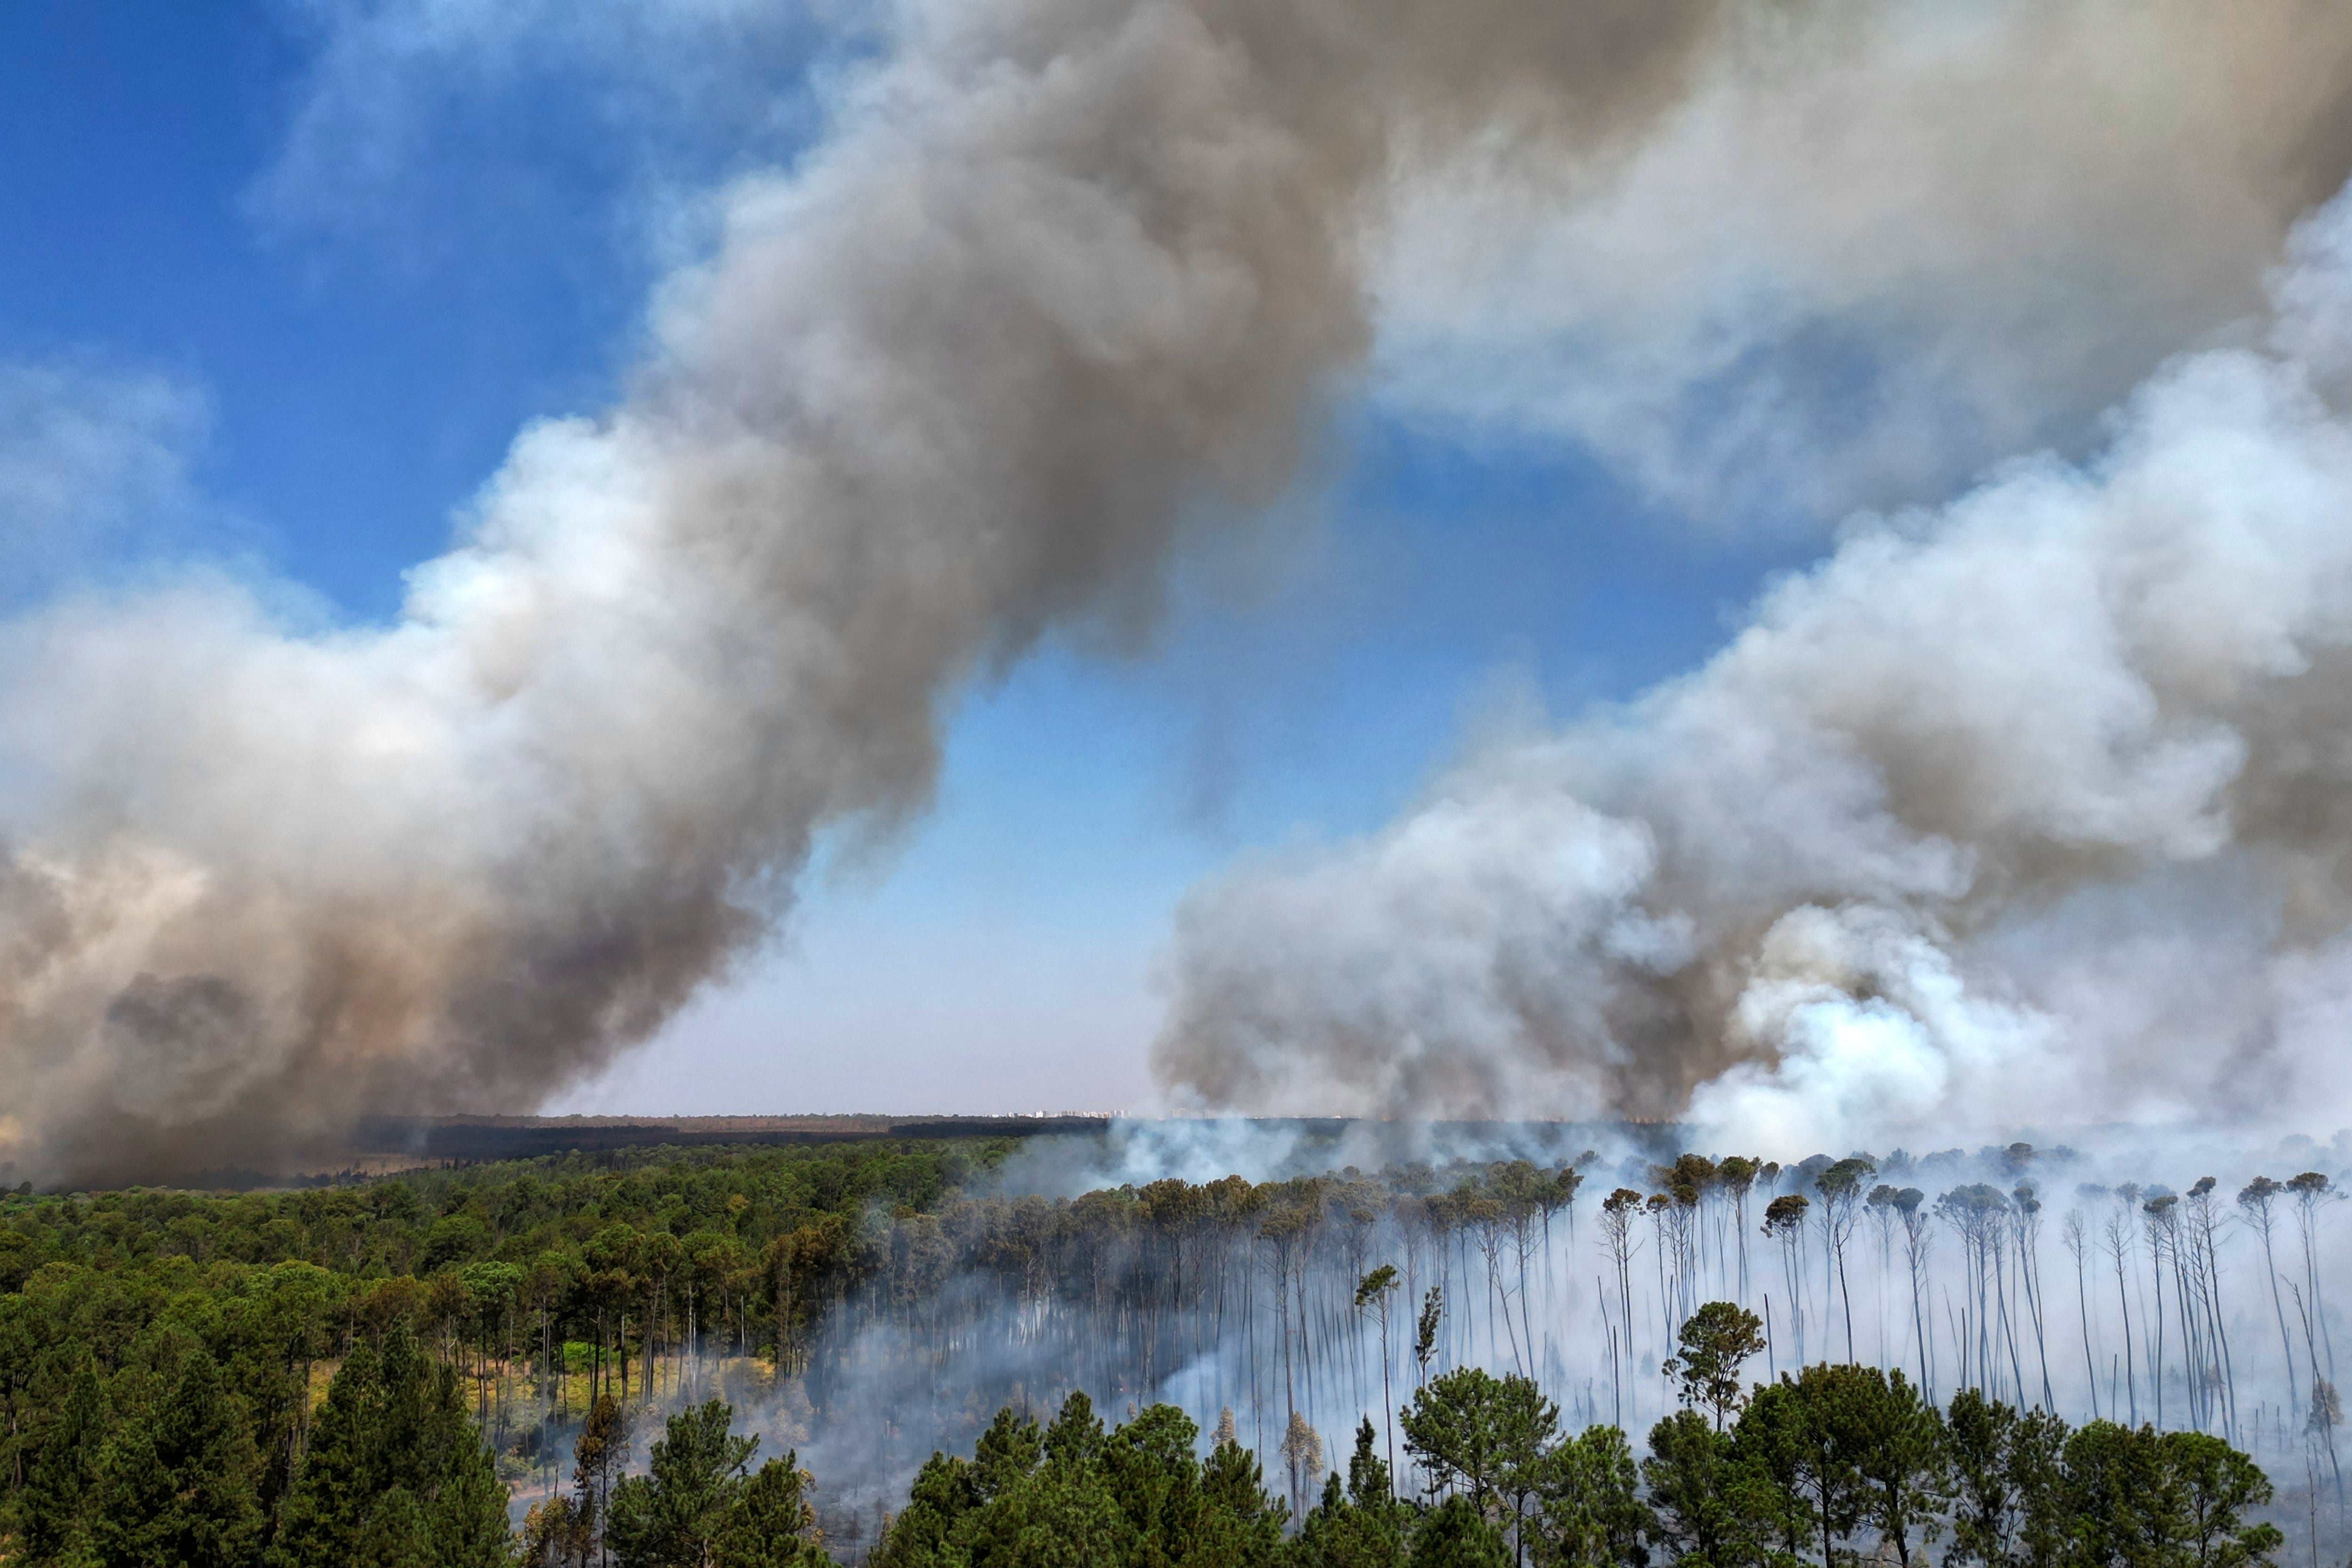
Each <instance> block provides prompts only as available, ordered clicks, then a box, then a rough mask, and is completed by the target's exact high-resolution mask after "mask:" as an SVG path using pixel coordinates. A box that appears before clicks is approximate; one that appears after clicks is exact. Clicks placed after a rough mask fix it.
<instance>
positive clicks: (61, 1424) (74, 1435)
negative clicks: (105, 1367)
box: [16, 1357, 106, 1564]
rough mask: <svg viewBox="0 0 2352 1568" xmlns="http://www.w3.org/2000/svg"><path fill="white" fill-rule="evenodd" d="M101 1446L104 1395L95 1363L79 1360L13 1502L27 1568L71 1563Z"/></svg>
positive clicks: (94, 1484)
mask: <svg viewBox="0 0 2352 1568" xmlns="http://www.w3.org/2000/svg"><path fill="white" fill-rule="evenodd" d="M105 1441H106V1391H105V1388H104V1386H103V1385H102V1384H100V1381H99V1376H98V1367H97V1365H96V1363H93V1362H91V1361H90V1360H89V1358H88V1357H84V1358H83V1360H82V1363H81V1365H80V1366H79V1368H78V1369H76V1371H75V1373H74V1376H73V1384H72V1387H71V1389H70V1390H69V1391H68V1394H66V1401H65V1405H64V1406H63V1407H62V1408H61V1409H60V1410H59V1411H58V1415H57V1418H56V1419H55V1420H53V1421H51V1422H50V1423H49V1429H48V1431H47V1433H46V1434H45V1435H44V1436H42V1438H41V1446H40V1448H39V1449H38V1451H37V1453H36V1454H35V1456H34V1458H33V1467H32V1472H31V1474H29V1475H28V1476H27V1477H26V1480H25V1489H24V1490H23V1491H22V1492H21V1493H19V1494H18V1497H17V1504H16V1507H17V1520H18V1526H19V1530H20V1531H21V1539H22V1541H23V1543H24V1550H25V1558H26V1562H27V1563H34V1564H44V1563H63V1562H68V1561H70V1560H71V1559H72V1557H73V1555H74V1553H75V1552H76V1550H77V1549H78V1547H79V1544H80V1542H81V1539H82V1532H83V1515H84V1510H85V1507H86V1505H87V1504H88V1503H89V1499H90V1494H91V1492H92V1491H93V1490H94V1489H96V1487H97V1485H98V1481H99V1466H98V1459H99V1455H100V1451H101V1450H102V1448H103V1447H104V1446H105Z"/></svg>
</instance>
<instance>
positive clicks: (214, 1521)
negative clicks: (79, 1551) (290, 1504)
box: [91, 1350, 263, 1568]
mask: <svg viewBox="0 0 2352 1568" xmlns="http://www.w3.org/2000/svg"><path fill="white" fill-rule="evenodd" d="M106 1468H107V1476H106V1479H105V1480H104V1482H103V1483H102V1484H101V1487H100V1500H99V1503H100V1506H99V1511H98V1514H97V1516H96V1518H95V1519H94V1521H93V1523H92V1530H91V1537H92V1542H91V1544H92V1546H93V1547H94V1549H95V1555H96V1557H97V1559H98V1561H99V1563H101V1564H103V1568H151V1565H153V1564H163V1563H168V1564H171V1565H172V1568H245V1565H246V1564H247V1562H248V1561H249V1560H250V1559H251V1557H252V1555H253V1552H254V1550H255V1548H256V1547H257V1545H258V1544H259V1542H260V1536H261V1530H262V1523H263V1521H262V1516H261V1506H260V1504H259V1503H258V1502H257V1501H256V1500H255V1492H256V1489H257V1482H258V1480H259V1479H260V1478H259V1471H260V1458H259V1455H258V1454H257V1452H256V1450H255V1447H254V1442H253V1430H252V1426H251V1424H250V1422H249V1421H248V1419H247V1413H246V1407H245V1401H244V1400H243V1399H241V1398H240V1397H238V1396H237V1395H236V1394H235V1393H233V1392H232V1391H230V1390H229V1389H228V1388H226V1386H225V1385H224V1384H222V1382H221V1373H220V1366H219V1364H218V1363H215V1361H214V1360H213V1358H212V1357H211V1355H209V1354H208V1353H206V1352H204V1351H202V1350H196V1351H193V1352H190V1353H189V1354H188V1356H187V1357H186V1358H185V1360H184V1363H183V1364H182V1367H181V1372H180V1377H179V1381H178V1383H177V1384H175V1385H174V1386H173V1390H172V1394H171V1396H170V1397H169V1398H168V1399H166V1400H165V1401H164V1402H163V1409H162V1410H161V1411H160V1412H159V1413H158V1414H157V1415H156V1417H155V1419H154V1420H153V1422H152V1424H148V1425H144V1426H140V1427H138V1428H136V1429H134V1430H133V1431H131V1433H129V1434H128V1435H127V1436H126V1437H125V1438H124V1439H122V1440H119V1441H117V1442H116V1443H115V1444H113V1445H112V1446H111V1447H110V1449H109V1452H108V1459H107V1465H106Z"/></svg>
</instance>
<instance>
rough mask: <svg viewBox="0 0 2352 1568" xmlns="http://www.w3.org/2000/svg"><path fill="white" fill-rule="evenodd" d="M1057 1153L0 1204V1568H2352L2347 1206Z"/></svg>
mask: <svg viewBox="0 0 2352 1568" xmlns="http://www.w3.org/2000/svg"><path fill="white" fill-rule="evenodd" d="M1014 1147H1015V1145H1014V1143H1013V1142H1012V1141H1010V1140H1000V1141H981V1140H965V1141H959V1142H929V1143H926V1142H871V1143H858V1144H846V1145H833V1146H826V1147H819V1148H786V1149H761V1150H743V1149H709V1150H697V1151H692V1152H679V1151H676V1150H644V1151H632V1152H621V1153H604V1154H597V1155H593V1156H592V1155H577V1154H575V1155H571V1156H566V1157H560V1158H551V1159H543V1160H532V1161H521V1162H511V1163H499V1164H485V1165H478V1166H472V1167H465V1168H457V1169H444V1170H432V1171H423V1172H416V1173H407V1174H403V1175H399V1176H395V1177H389V1178H383V1179H378V1180H373V1181H367V1182H354V1183H349V1184H337V1185H331V1186H322V1187H318V1188H314V1189H310V1190H300V1191H290V1192H277V1193H254V1194H197V1193H188V1192H178V1191H153V1190H134V1191H129V1192H117V1193H101V1194H70V1195H35V1194H31V1193H30V1192H27V1191H20V1192H18V1193H16V1194H11V1195H7V1196H5V1197H0V1388H5V1399H6V1422H5V1433H0V1499H5V1501H0V1533H5V1542H6V1544H5V1547H0V1561H6V1562H23V1563H103V1564H108V1565H113V1564H147V1563H189V1564H195V1563H220V1564H233V1563H238V1564H241V1563H269V1564H283V1565H287V1568H297V1565H299V1568H309V1565H311V1564H319V1565H321V1568H323V1565H326V1564H337V1565H340V1564H345V1563H383V1564H409V1563H420V1564H422V1563H434V1564H473V1563H485V1564H487V1563H503V1562H509V1561H526V1562H531V1563H583V1564H584V1563H599V1564H603V1563H620V1564H623V1565H624V1568H636V1565H639V1564H672V1563H677V1564H689V1563H690V1564H695V1565H697V1568H701V1565H704V1564H769V1563H796V1564H812V1563H821V1562H823V1561H824V1560H825V1559H826V1558H827V1557H828V1556H830V1557H832V1558H834V1559H835V1560H840V1561H850V1562H858V1561H873V1562H877V1563H893V1564H908V1565H915V1564H925V1565H928V1564H933V1563H937V1564H940V1565H947V1564H958V1565H966V1564H979V1563H1006V1564H1011V1563H1061V1562H1067V1563H1139V1564H1140V1563H1152V1564H1176V1563H1198V1564H1202V1565H1206V1564H1211V1563H1236V1564H1238V1563H1275V1562H1283V1563H1313V1564H1323V1563H1329V1564H1335V1565H1336V1564H1355V1563H1366V1564H1370V1563H1406V1562H1411V1563H1504V1562H1509V1563H1515V1564H1518V1563H1595V1564H1598V1563H1622V1564H1627V1565H1630V1568H1640V1565H1641V1564H1643V1563H1669V1562H1671V1563H1678V1564H1679V1563H1705V1564H1707V1565H1708V1568H1735V1565H1747V1564H1753V1565H1755V1568H1767V1565H1771V1568H1789V1565H1793V1564H1796V1563H1806V1562H1811V1563H1819V1564H1822V1568H1837V1565H1838V1564H1841V1563H1848V1562H1859V1561H1861V1560H1863V1559H1865V1558H1867V1559H1870V1560H1873V1561H1885V1562H1897V1563H1903V1564H1906V1568H1907V1564H1908V1563H1910V1562H1911V1561H1912V1560H1913V1557H1914V1556H1915V1555H1920V1556H1922V1557H1924V1558H1926V1559H1927V1560H1934V1561H1941V1562H1947V1563H1958V1564H1969V1563H1982V1564H1985V1565H1986V1568H1994V1565H1995V1564H2011V1563H2014V1564H2021V1565H2027V1564H2031V1565H2040V1564H2053V1565H2056V1564H2066V1565H2074V1564H2082V1565H2084V1568H2092V1565H2097V1568H2106V1565H2109V1564H2112V1565H2114V1568H2170V1565H2174V1564H2179V1565H2181V1568H2188V1565H2190V1564H2194V1565H2195V1568H2236V1565H2238V1564H2242V1563H2251V1562H2254V1561H2260V1560H2265V1559H2268V1560H2277V1561H2287V1562H2298V1563H2302V1562H2308V1563H2315V1564H2316V1563H2322V1562H2335V1561H2337V1560H2339V1559H2341V1558H2342V1557H2343V1556H2344V1552H2345V1545H2344V1542H2345V1532H2344V1528H2343V1526H2344V1517H2345V1501H2346V1500H2345V1490H2344V1484H2343V1480H2342V1477H2341V1471H2340V1467H2339V1462H2338V1454H2337V1447H2336V1440H2337V1433H2336V1428H2337V1426H2339V1425H2340V1423H2341V1419H2342V1410H2341V1405H2340V1402H2339V1401H2338V1399H2337V1396H2336V1381H2335V1372H2334V1365H2333V1345H2332V1330H2331V1327H2330V1316H2329V1313H2330V1308H2329V1306H2328V1303H2327V1301H2326V1298H2325V1292H2324V1289H2323V1287H2324V1284H2325V1280H2326V1274H2327V1272H2328V1270H2327V1268H2326V1262H2325V1259H2326V1256H2327V1254H2326V1220H2327V1216H2328V1213H2329V1210H2330V1208H2331V1207H2332V1205H2333V1204H2334V1203H2335V1201H2336V1190H2335V1184H2334V1183H2333V1182H2332V1181H2331V1180H2330V1179H2329V1178H2328V1177H2327V1176H2326V1174H2324V1173H2316V1172H2306V1173H2286V1174H2285V1176H2284V1179H2273V1177H2269V1176H2261V1175H2256V1176H2252V1177H2250V1178H2248V1179H2246V1180H2244V1181H2242V1182H2241V1183H2238V1184H2235V1185H2234V1186H2231V1187H2224V1186H2222V1185H2221V1184H2218V1183H2216V1182H2214V1181H2212V1180H2210V1179H2200V1180H2198V1181H2195V1182H2192V1183H2189V1184H2187V1185H2186V1187H2185V1189H2184V1190H2183V1191H2181V1192H2179V1193H2178V1194H2176V1193H2174V1192H2172V1191H2170V1190H2168V1189H2164V1188H2159V1187H2149V1186H2142V1185H2138V1184H2130V1183H2124V1184H2118V1185H2116V1186H2112V1187H2110V1186H2103V1185H2098V1184H2093V1183H2089V1182H2085V1181H2080V1180H2071V1179H2070V1178H2072V1177H2075V1176H2080V1175H2082V1174H2084V1171H2083V1170H2081V1169H2078V1168H2076V1166H2077V1164H2078V1163H2076V1162H2074V1161H2072V1159H2071V1157H2070V1156H2068V1155H2066V1154H2065V1153H2064V1152H2063V1151H2061V1152H2050V1153H2037V1152H2035V1151H2032V1150H2031V1149H2027V1148H2025V1147H2024V1146H2022V1145H2020V1146H2015V1147H2013V1148H2011V1149H2008V1150H1993V1151H1985V1152H1981V1153H1979V1154H1978V1155H1974V1156H1962V1155H1959V1154H1958V1153H1957V1152H1956V1153H1954V1154H1951V1155H1939V1156H1935V1157H1932V1158H1930V1159H1927V1160H1920V1161H1913V1160H1911V1159H1909V1158H1908V1157H1907V1156H1901V1155H1891V1156H1888V1157H1887V1158H1885V1160H1883V1161H1881V1160H1874V1159H1869V1158H1865V1157H1861V1156H1856V1157H1852V1158H1848V1159H1845V1160H1831V1159H1829V1158H1827V1157H1818V1158H1816V1159H1813V1160H1809V1161H1806V1162H1803V1163H1799V1164H1794V1165H1790V1166H1789V1167H1786V1168H1783V1167H1781V1166H1779V1165H1775V1164H1772V1163H1767V1162H1761V1161H1756V1160H1748V1159H1741V1158H1730V1159H1725V1160H1721V1161H1710V1160H1706V1159H1701V1158H1698V1157H1696V1156H1687V1155H1686V1156H1684V1157H1682V1158H1681V1159H1680V1160H1678V1161H1677V1162H1675V1163H1672V1164H1650V1163H1644V1162H1642V1161H1639V1160H1628V1161H1626V1162H1624V1163H1621V1164H1618V1165H1616V1166H1613V1167H1609V1168H1603V1166H1602V1164H1601V1162H1599V1161H1598V1160H1597V1159H1595V1158H1594V1157H1593V1156H1591V1155H1585V1156H1582V1157H1580V1158H1576V1159H1570V1160H1565V1161H1554V1162H1552V1163H1537V1162H1535V1161H1531V1160H1516V1161H1506V1162H1501V1163H1455V1164H1451V1165H1447V1166H1444V1167H1435V1166H1431V1165H1409V1166H1403V1167H1399V1168H1395V1169H1391V1170H1388V1171H1385V1172H1383V1173H1380V1174H1377V1175H1368V1174H1365V1173H1360V1172H1358V1171H1356V1170H1354V1169H1353V1168H1349V1169H1347V1170H1345V1171H1342V1172H1339V1173H1333V1174H1328V1175H1323V1176H1316V1177H1301V1178H1297V1179H1294V1180H1288V1181H1281V1182H1267V1183H1260V1184H1253V1183H1250V1182H1247V1181H1244V1180H1243V1179H1242V1178H1240V1177H1231V1178H1227V1179H1225V1180H1222V1181H1215V1182H1211V1183H1208V1184H1188V1183H1185V1182H1182V1181H1175V1180H1168V1181H1159V1182H1154V1183H1151V1184H1148V1185H1142V1186H1121V1187H1116V1188H1108V1189H1104V1190H1098V1191H1094V1192H1089V1193H1087V1194H1085V1195H1083V1196H1079V1197H1076V1198H1075V1199H1048V1198H1045V1197H1040V1196H1003V1195H993V1194H994V1193H995V1191H996V1189H997V1188H998V1187H999V1186H1001V1185H1002V1183H1000V1182H999V1181H998V1180H997V1176H998V1173H999V1172H1000V1171H1001V1169H1002V1168H1003V1163H1004V1162H1005V1160H1006V1157H1007V1155H1008V1154H1010V1153H1011V1152H1012V1151H1013V1148H1014ZM1996 1177H1997V1178H1999V1179H1998V1180H1994V1179H1989V1178H1996ZM2062 1183H2064V1184H2065V1186H2064V1192H2063V1196H2062V1195H2060V1194H2059V1187H2060V1185H2061V1184H2062ZM2045 1191H2046V1192H2047V1193H2048V1194H2049V1195H2047V1196H2045V1195H2044V1194H2045ZM1759 1384H1761V1385H1763V1391H1762V1392H1759V1393H1756V1394H1753V1396H1752V1397H1750V1396H1749V1394H1748V1392H1747V1391H1748V1390H1750V1389H1753V1388H1755V1387H1756V1386H1757V1385H1759ZM1097 1412H1100V1413H1101V1414H1100V1415H1097ZM2062 1418H2063V1419H2062ZM2069 1423H2072V1425H2069ZM754 1436H756V1439H757V1440H756V1442H755V1441H754V1440H753V1439H754ZM2249 1455H2251V1456H2252V1458H2249ZM2257 1460H2258V1461H2259V1464H2258V1463H2257V1462H2256V1461H2257ZM2274 1484H2275V1488H2276V1490H2275V1492H2274V1489H2273V1488H2274ZM2282 1529H2283V1530H2284V1534H2282V1533H2281V1531H2282Z"/></svg>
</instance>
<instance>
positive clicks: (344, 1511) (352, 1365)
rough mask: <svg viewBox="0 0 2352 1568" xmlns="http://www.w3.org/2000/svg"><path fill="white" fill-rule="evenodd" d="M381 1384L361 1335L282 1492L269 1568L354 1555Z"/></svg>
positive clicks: (367, 1493) (325, 1566) (334, 1563)
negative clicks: (283, 1502)
mask: <svg viewBox="0 0 2352 1568" xmlns="http://www.w3.org/2000/svg"><path fill="white" fill-rule="evenodd" d="M382 1406H383V1383H382V1380H381V1379H380V1378H379V1377H378V1375H377V1362H376V1356H375V1352H374V1351H373V1349H372V1348H370V1346H369V1345H368V1343H367V1342H365V1341H364V1340H362V1341H361V1342H359V1343H358V1344H356V1345H354V1346H352V1353H351V1354H350V1355H348V1356H346V1357H344V1358H343V1364H342V1365H341V1366H340V1367H338V1368H336V1369H335V1376H334V1380H333V1381H332V1382H331V1383H329V1384H327V1399H326V1403H325V1404H323V1405H320V1407H319V1414H318V1415H317V1416H316V1417H315V1418H314V1419H313V1420H312V1422H311V1424H310V1447H309V1449H308V1450H307V1451H306V1452H305V1453H304V1454H303V1456H302V1468H301V1469H300V1471H299V1472H298V1473H297V1474H296V1476H295V1478H294V1485H293V1487H292V1489H290V1490H289V1492H288V1493H287V1496H286V1505H285V1511H284V1512H283V1514H282V1515H281V1516H280V1519H279V1522H278V1540H277V1542H276V1544H275V1545H273V1546H272V1547H271V1548H270V1552H269V1562H270V1565H271V1568H339V1565H340V1564H342V1563H354V1562H357V1561H358V1560H359V1555H358V1554H359V1542H360V1531H361V1528H362V1526H363V1525H364V1524H365V1523H366V1522H367V1515H368V1505H369V1502H370V1500H372V1498H373V1494H374V1490H375V1489H374V1485H373V1482H374V1476H375V1466H374V1450H375V1447H376V1444H377V1437H378V1430H379V1427H380V1426H381V1424H382Z"/></svg>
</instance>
